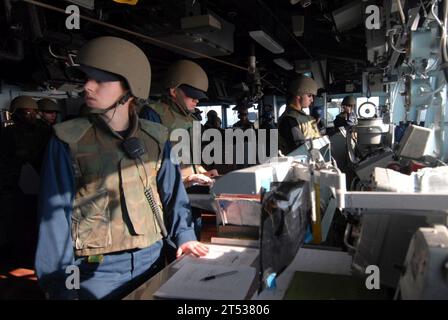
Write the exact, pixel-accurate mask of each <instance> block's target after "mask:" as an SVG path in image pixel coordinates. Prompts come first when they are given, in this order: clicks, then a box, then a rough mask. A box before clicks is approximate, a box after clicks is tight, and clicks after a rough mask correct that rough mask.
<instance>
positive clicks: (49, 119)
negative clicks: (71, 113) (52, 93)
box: [37, 98, 60, 126]
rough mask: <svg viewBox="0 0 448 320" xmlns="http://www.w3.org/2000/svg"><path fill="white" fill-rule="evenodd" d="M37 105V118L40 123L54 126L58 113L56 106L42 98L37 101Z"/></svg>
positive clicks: (51, 101)
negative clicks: (38, 117) (40, 120)
mask: <svg viewBox="0 0 448 320" xmlns="http://www.w3.org/2000/svg"><path fill="white" fill-rule="evenodd" d="M37 105H38V107H39V116H40V118H41V119H42V121H43V122H44V123H45V124H46V125H47V126H52V125H54V124H56V121H57V118H58V114H59V111H60V110H59V106H58V104H57V103H56V102H54V101H53V100H51V99H48V98H43V99H40V100H39V101H37Z"/></svg>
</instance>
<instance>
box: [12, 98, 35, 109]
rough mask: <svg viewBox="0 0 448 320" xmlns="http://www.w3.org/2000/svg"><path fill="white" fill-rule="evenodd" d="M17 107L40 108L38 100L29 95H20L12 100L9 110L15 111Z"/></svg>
mask: <svg viewBox="0 0 448 320" xmlns="http://www.w3.org/2000/svg"><path fill="white" fill-rule="evenodd" d="M17 109H34V110H38V106H37V103H36V101H35V100H34V99H33V98H31V97H29V96H18V97H16V98H14V99H13V100H12V101H11V105H10V107H9V112H10V113H14V112H15V111H16V110H17Z"/></svg>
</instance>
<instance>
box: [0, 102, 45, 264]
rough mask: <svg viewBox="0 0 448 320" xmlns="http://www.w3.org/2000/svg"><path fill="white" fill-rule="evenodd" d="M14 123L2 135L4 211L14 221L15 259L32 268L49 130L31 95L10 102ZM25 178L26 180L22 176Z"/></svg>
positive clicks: (0, 158)
mask: <svg viewBox="0 0 448 320" xmlns="http://www.w3.org/2000/svg"><path fill="white" fill-rule="evenodd" d="M9 111H10V112H11V113H12V120H13V124H12V125H9V126H7V127H6V128H4V129H3V130H2V132H1V136H0V198H2V199H8V200H5V201H2V207H1V209H0V210H1V211H2V212H3V213H4V214H5V215H6V216H8V218H9V219H10V220H11V221H10V223H9V225H8V228H7V232H10V234H7V236H6V237H7V239H8V240H9V241H11V243H10V244H11V245H12V255H14V258H15V259H16V261H18V262H20V263H21V264H22V266H23V265H25V266H29V267H31V266H32V265H33V260H34V251H35V243H36V239H35V238H36V237H37V235H36V232H35V229H36V213H37V195H36V194H35V192H34V191H33V189H35V187H34V186H35V185H38V184H39V181H38V176H39V172H40V167H41V163H42V158H43V154H44V150H45V146H46V142H47V134H46V130H44V128H43V127H42V126H39V125H38V123H37V122H36V112H37V104H36V101H35V100H34V99H33V98H31V97H29V96H18V97H16V98H14V99H13V100H12V101H11V104H10V109H9ZM21 177H22V178H24V177H25V178H24V179H21Z"/></svg>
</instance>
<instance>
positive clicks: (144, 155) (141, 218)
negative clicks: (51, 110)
mask: <svg viewBox="0 0 448 320" xmlns="http://www.w3.org/2000/svg"><path fill="white" fill-rule="evenodd" d="M78 59H79V62H80V67H79V69H80V70H81V71H82V72H83V73H84V74H85V76H86V79H87V80H86V82H85V84H84V90H85V102H86V105H87V106H88V107H89V108H91V112H90V114H89V115H88V116H86V117H80V118H77V119H73V120H70V121H67V122H64V123H60V124H57V125H55V127H54V128H55V137H54V138H52V140H51V141H50V143H49V146H48V150H47V158H46V163H45V166H44V168H43V173H44V174H43V177H45V178H44V180H43V182H42V184H41V194H40V208H39V212H40V227H39V241H38V248H37V253H36V272H37V275H38V277H39V282H40V284H41V286H42V288H43V289H44V291H45V292H46V293H47V294H48V296H49V297H50V298H80V299H90V298H92V299H102V298H118V297H121V296H122V295H124V294H125V293H127V292H129V291H130V290H132V289H133V288H135V287H136V286H137V285H139V284H140V282H141V281H143V280H145V279H147V278H149V277H150V276H151V275H153V274H154V273H155V272H157V271H158V270H159V268H160V267H161V266H163V260H164V259H163V255H162V247H163V243H164V241H163V239H165V240H166V242H169V243H172V242H174V243H175V245H176V246H177V248H178V249H177V255H178V256H180V255H182V254H186V253H192V254H194V255H196V256H201V255H204V254H206V253H207V250H208V249H207V247H206V246H204V245H203V244H201V243H199V242H197V241H196V238H195V236H194V232H193V229H192V227H191V223H190V221H189V220H191V218H190V208H189V204H188V197H187V195H186V192H185V188H184V186H183V184H182V183H181V182H180V181H181V178H180V171H179V169H178V167H177V166H176V165H174V162H172V161H171V159H170V143H169V141H167V140H168V139H167V138H168V132H167V130H166V128H164V127H162V126H160V125H158V124H155V123H151V122H149V121H146V120H139V119H138V117H137V115H136V112H135V105H134V98H141V99H145V98H147V97H148V95H149V88H150V75H151V69H150V65H149V62H148V59H147V58H146V56H145V55H144V53H143V52H142V51H141V50H140V49H139V48H138V47H136V46H135V45H134V44H132V43H130V42H129V41H126V40H123V39H119V38H115V37H101V38H97V39H94V40H92V41H89V42H88V43H87V44H86V45H84V47H83V48H82V49H81V50H80V52H79V54H78ZM161 208H163V212H162V210H161ZM163 221H165V222H166V225H165V224H164V222H163ZM73 266H74V267H73ZM69 267H71V268H70V269H67V268H69ZM73 268H75V270H76V268H78V270H79V275H80V278H79V279H78V281H79V282H78V283H79V287H77V286H76V283H77V282H76V279H73V276H76V272H74V273H73V271H72V273H73V274H72V282H71V283H70V279H68V277H69V276H70V275H71V274H70V270H73ZM67 270H69V271H67ZM66 272H67V273H66ZM72 288H75V290H71V289H72ZM76 289H78V290H76Z"/></svg>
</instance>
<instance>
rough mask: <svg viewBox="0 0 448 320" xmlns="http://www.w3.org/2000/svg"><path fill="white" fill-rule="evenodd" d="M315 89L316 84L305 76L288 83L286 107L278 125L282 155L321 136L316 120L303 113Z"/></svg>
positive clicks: (315, 92)
mask: <svg viewBox="0 0 448 320" xmlns="http://www.w3.org/2000/svg"><path fill="white" fill-rule="evenodd" d="M317 89H318V87H317V84H316V82H315V81H314V80H313V79H311V78H309V77H305V76H300V77H298V78H296V79H294V80H293V81H292V82H291V83H290V85H289V88H288V95H287V97H286V103H287V107H286V109H285V112H284V113H283V114H282V115H281V117H280V119H279V123H278V127H279V147H280V150H281V151H282V153H283V154H285V155H287V154H288V153H290V152H291V151H293V150H294V149H296V148H297V147H299V146H300V145H302V144H303V143H305V142H306V141H307V140H310V139H315V138H319V137H320V136H321V135H320V133H319V129H318V128H317V126H316V120H315V119H314V118H313V117H312V116H309V115H307V114H306V113H305V112H304V109H306V108H309V107H310V106H311V104H312V103H313V97H314V96H315V95H316V94H317Z"/></svg>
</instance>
